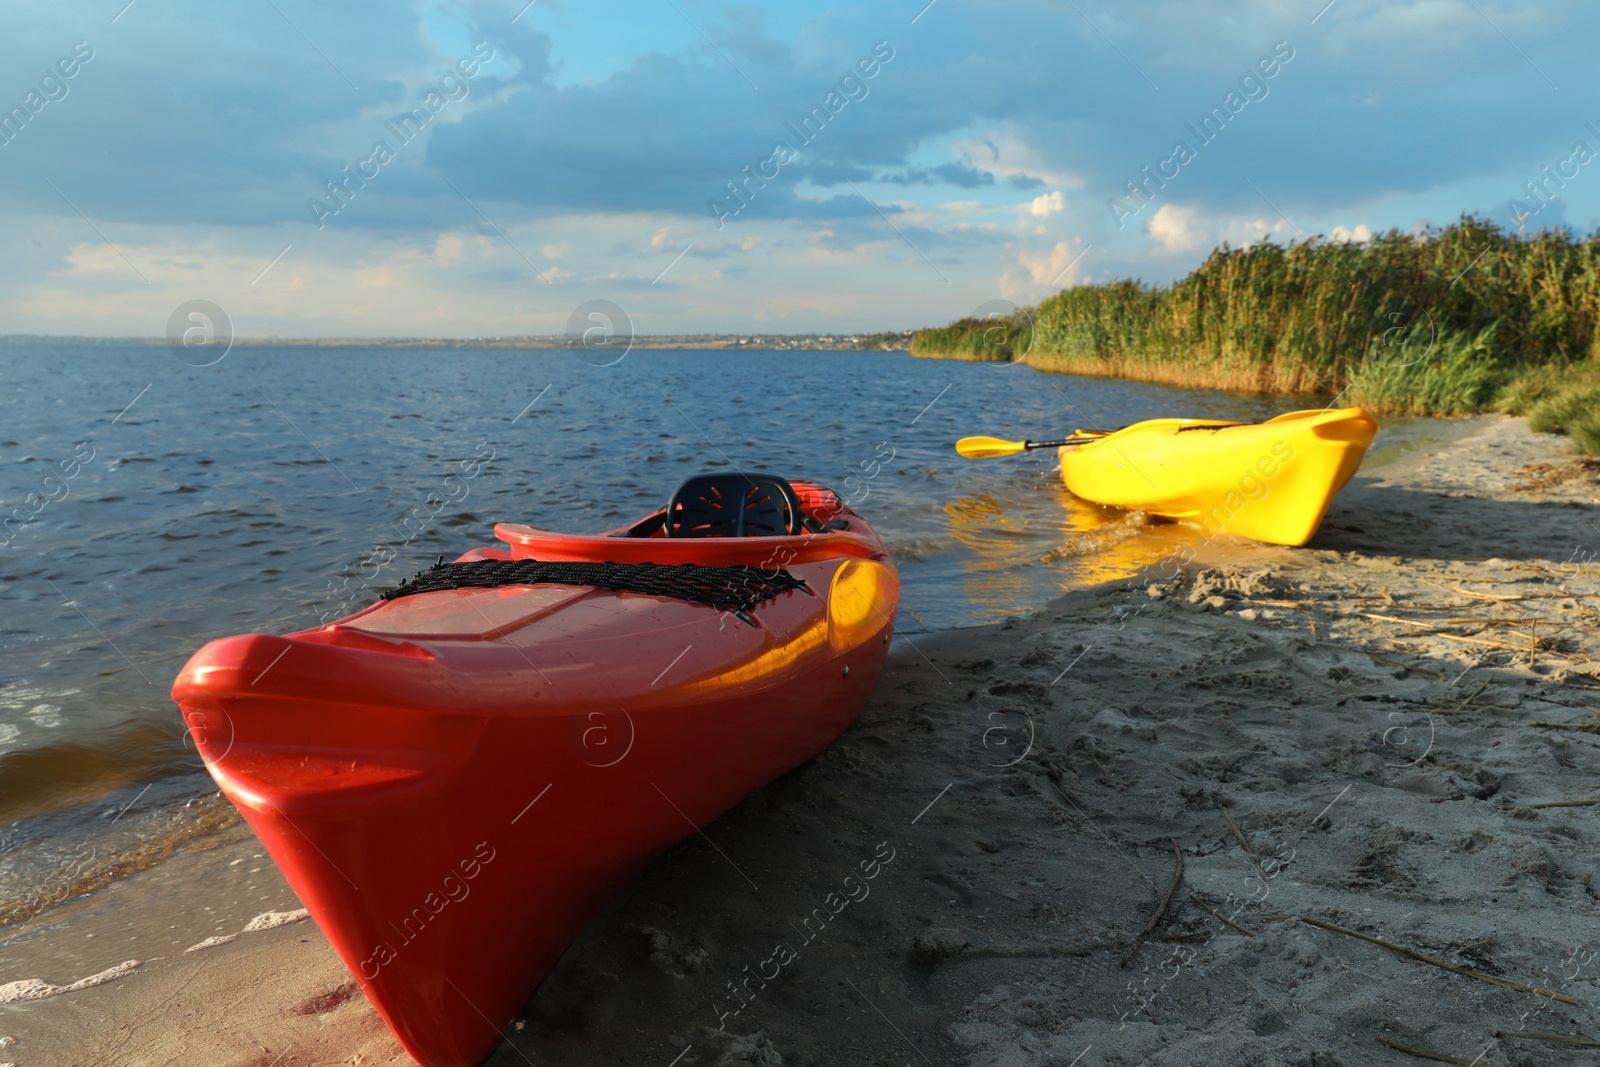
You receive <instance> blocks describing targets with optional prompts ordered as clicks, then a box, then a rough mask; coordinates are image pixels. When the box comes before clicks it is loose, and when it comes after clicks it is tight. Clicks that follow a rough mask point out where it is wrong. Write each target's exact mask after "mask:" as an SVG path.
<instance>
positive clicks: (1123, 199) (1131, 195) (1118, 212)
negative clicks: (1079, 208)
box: [1106, 41, 1294, 230]
mask: <svg viewBox="0 0 1600 1067" xmlns="http://www.w3.org/2000/svg"><path fill="white" fill-rule="evenodd" d="M1292 59H1294V48H1293V47H1292V46H1291V45H1290V44H1289V42H1288V41H1279V42H1278V43H1276V44H1274V45H1273V46H1272V51H1271V53H1269V54H1268V55H1264V56H1262V57H1261V58H1260V59H1258V60H1256V63H1255V66H1254V67H1252V68H1251V69H1250V70H1247V71H1245V73H1244V75H1243V76H1242V77H1241V78H1240V79H1239V88H1237V89H1229V90H1228V92H1227V95H1226V96H1224V97H1223V98H1222V103H1220V104H1213V105H1212V106H1211V110H1209V111H1207V112H1206V113H1205V114H1204V115H1201V116H1200V118H1199V119H1198V120H1196V122H1186V123H1184V124H1183V126H1184V129H1186V130H1188V131H1189V132H1190V133H1191V134H1193V135H1194V137H1195V140H1196V142H1197V143H1198V147H1190V145H1189V142H1188V141H1178V142H1176V143H1175V144H1174V145H1173V146H1172V154H1171V155H1169V156H1168V157H1167V158H1166V159H1163V160H1162V161H1161V162H1159V163H1157V164H1156V165H1155V170H1153V171H1152V170H1151V169H1150V165H1149V164H1148V163H1146V164H1145V165H1144V166H1143V167H1141V168H1139V173H1141V174H1143V175H1144V177H1143V178H1141V179H1139V180H1138V181H1130V182H1124V183H1123V189H1125V190H1126V192H1125V194H1124V195H1122V196H1113V197H1111V198H1110V199H1109V200H1107V201H1106V206H1107V207H1109V208H1110V209H1111V216H1112V218H1114V219H1116V220H1117V229H1119V230H1120V229H1122V228H1123V227H1124V226H1125V225H1126V224H1127V220H1128V219H1131V218H1133V217H1134V216H1135V215H1137V214H1139V212H1141V211H1143V210H1144V209H1145V208H1147V207H1149V206H1150V205H1151V204H1153V203H1155V201H1156V197H1157V196H1158V195H1159V194H1160V192H1161V191H1162V190H1163V189H1165V188H1166V187H1167V182H1169V181H1172V180H1174V179H1175V178H1177V177H1178V175H1179V174H1181V173H1183V171H1182V168H1183V167H1184V166H1186V165H1187V164H1189V163H1190V162H1192V161H1193V160H1195V159H1196V158H1197V157H1198V156H1199V155H1200V149H1201V148H1204V147H1205V146H1206V145H1208V144H1210V143H1211V142H1212V141H1214V140H1216V139H1217V138H1218V137H1219V136H1221V135H1222V131H1223V130H1224V129H1226V128H1227V125H1228V123H1229V122H1230V121H1232V119H1233V117H1234V116H1235V115H1238V114H1239V113H1240V112H1241V111H1243V110H1244V109H1245V107H1246V106H1247V105H1249V104H1250V103H1252V102H1254V101H1261V100H1265V99H1266V98H1267V94H1268V93H1269V92H1271V87H1270V86H1268V85H1267V83H1268V82H1269V81H1271V80H1272V79H1273V78H1276V77H1277V76H1278V73H1279V72H1280V71H1281V70H1283V68H1284V67H1285V66H1286V65H1287V64H1288V63H1289V61H1290V60H1292ZM1241 94H1243V95H1241ZM1196 123H1198V125H1197V124H1196ZM1130 201H1131V204H1130Z"/></svg>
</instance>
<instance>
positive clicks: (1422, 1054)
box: [1378, 1034, 1483, 1067]
mask: <svg viewBox="0 0 1600 1067" xmlns="http://www.w3.org/2000/svg"><path fill="white" fill-rule="evenodd" d="M1378 1041H1379V1042H1380V1043H1381V1044H1385V1045H1388V1046H1389V1047H1390V1048H1392V1049H1394V1050H1395V1051H1396V1052H1404V1053H1405V1054H1406V1055H1407V1056H1415V1057H1417V1059H1419V1060H1433V1061H1434V1062H1435V1063H1459V1064H1461V1065H1462V1067H1481V1065H1482V1063H1483V1061H1482V1060H1481V1059H1477V1060H1462V1059H1457V1058H1456V1057H1454V1056H1446V1055H1445V1054H1444V1053H1442V1052H1429V1051H1428V1050H1427V1049H1420V1048H1413V1047H1411V1046H1410V1045H1402V1044H1401V1043H1400V1042H1398V1041H1391V1040H1389V1039H1388V1038H1387V1037H1384V1036H1383V1035H1382V1034H1379V1035H1378Z"/></svg>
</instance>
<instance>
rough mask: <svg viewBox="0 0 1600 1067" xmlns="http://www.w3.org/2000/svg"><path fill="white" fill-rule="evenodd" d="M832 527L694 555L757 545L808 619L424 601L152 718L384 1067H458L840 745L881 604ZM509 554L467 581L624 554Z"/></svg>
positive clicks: (877, 634)
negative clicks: (193, 767)
mask: <svg viewBox="0 0 1600 1067" xmlns="http://www.w3.org/2000/svg"><path fill="white" fill-rule="evenodd" d="M833 514H834V515H838V514H840V512H839V511H837V510H834V512H833ZM846 514H848V521H849V522H850V525H851V527H852V528H851V530H850V531H848V533H842V534H841V533H828V534H818V535H800V536H796V537H771V538H759V539H757V538H741V539H737V541H735V539H727V540H725V541H721V542H717V541H713V540H710V539H707V540H705V541H702V542H701V546H702V551H701V554H700V558H699V560H698V561H699V562H701V563H703V564H711V563H716V562H719V561H720V559H728V558H734V557H737V556H738V555H740V554H741V553H743V554H748V553H749V551H750V549H751V543H752V542H756V541H760V542H763V544H762V545H761V548H762V550H763V551H764V552H765V553H767V554H768V555H767V558H773V557H772V556H771V554H772V553H773V552H777V553H778V556H779V557H782V556H783V555H784V554H785V552H788V551H789V550H793V551H792V553H790V558H791V559H792V560H802V559H803V560H806V561H805V562H789V563H787V564H785V567H786V569H787V570H788V571H789V572H790V573H791V574H793V575H795V576H796V577H800V578H804V579H805V581H806V583H807V586H808V588H809V590H810V592H807V591H805V590H798V591H791V592H786V593H781V594H779V595H778V597H777V598H775V599H773V600H770V601H767V602H765V603H763V604H761V605H760V606H758V607H757V608H755V609H754V610H753V611H752V612H751V613H750V614H751V616H752V617H753V618H754V620H755V625H751V624H750V623H747V622H744V621H741V620H739V619H737V618H736V617H734V616H732V615H723V614H719V613H718V612H716V611H715V610H713V609H710V608H706V607H702V606H699V605H695V604H689V603H685V602H682V601H677V600H669V599H664V598H660V597H655V596H645V595H641V594H635V593H627V592H621V593H618V592H609V591H606V590H601V589H594V588H591V587H572V586H526V585H523V586H502V587H500V588H495V589H481V588H480V589H459V590H445V591H440V592H433V593H422V594H417V595H414V596H409V597H404V598H401V599H397V600H394V601H389V602H383V603H380V604H377V605H374V606H373V607H372V608H369V609H366V610H365V611H363V612H359V613H357V614H356V615H353V616H351V617H349V618H347V619H342V620H340V621H338V622H336V623H332V624H329V625H328V626H324V627H319V628H317V629H315V630H309V631H305V632H303V633H299V634H294V635H291V636H289V637H273V636H266V635H247V636H243V637H235V638H227V639H225V640H221V641H215V642H212V643H211V644H209V645H207V646H206V647H205V648H203V649H201V650H200V652H198V653H196V655H195V656H194V657H193V658H192V659H191V660H190V661H189V663H188V665H187V666H186V667H185V668H184V670H183V672H182V673H181V674H180V675H179V676H178V680H177V682H176V684H175V685H174V687H173V696H174V699H175V700H177V702H178V703H179V705H180V707H181V708H182V710H183V714H184V717H185V719H186V720H187V722H188V724H189V727H190V732H191V734H192V735H193V736H194V738H195V740H196V745H197V747H198V749H199V751H200V752H201V755H202V756H203V757H204V758H205V760H206V763H207V766H208V768H209V769H210V771H211V773H212V775H213V777H214V778H215V779H216V781H217V784H218V785H219V786H220V787H221V789H222V791H223V792H224V794H226V795H227V796H228V798H229V799H230V800H231V801H233V803H234V804H235V805H236V806H237V807H238V808H239V810H240V811H241V812H242V813H243V815H244V817H245V818H246V820H248V822H249V823H250V825H251V827H252V828H253V829H254V830H255V831H256V833H257V835H258V836H259V837H260V838H261V840H262V842H263V844H264V845H265V846H266V848H267V849H268V851H269V852H270V853H271V855H272V857H273V859H274V860H275V861H276V862H277V864H278V866H279V867H280V868H281V869H282V871H283V873H284V876H285V877H286V878H287V879H288V881H289V883H290V885H291V886H293V887H294V889H295V892H296V893H297V894H298V895H299V897H300V899H301V901H302V902H303V903H304V904H305V906H306V908H307V909H308V910H309V911H310V913H311V915H312V918H313V919H315V920H316V922H317V924H318V926H320V927H321V929H322V930H323V932H324V933H325V934H326V935H327V936H328V939H329V941H330V942H332V944H333V946H334V948H335V949H336V950H337V951H338V952H339V955H340V956H341V958H342V959H343V960H344V962H345V964H346V965H347V966H348V967H349V968H350V971H351V973H352V974H353V975H354V976H355V978H356V980H357V981H358V982H359V983H360V985H361V987H362V989H363V990H364V991H365V993H366V995H367V997H368V998H369V1000H370V1001H371V1003H372V1004H373V1006H374V1007H375V1008H376V1009H377V1011H378V1012H379V1014H380V1015H381V1016H382V1017H383V1018H384V1020H385V1021H386V1022H387V1023H388V1024H389V1026H390V1028H391V1029H393V1031H394V1033H395V1034H396V1036H397V1037H398V1038H399V1039H400V1041H401V1043H402V1044H403V1045H404V1046H405V1048H406V1050H407V1051H408V1052H410V1053H411V1055H412V1056H414V1057H415V1058H416V1059H417V1060H418V1061H419V1062H421V1063H423V1064H425V1065H426V1067H467V1065H471V1064H476V1063H478V1062H479V1061H481V1060H482V1059H483V1058H484V1057H485V1056H486V1055H487V1054H488V1053H489V1052H490V1051H491V1050H492V1049H493V1048H494V1046H495V1044H496V1043H497V1042H498V1041H499V1040H500V1036H501V1034H502V1032H503V1030H504V1028H505V1026H506V1025H507V1024H508V1023H509V1022H510V1021H511V1019H512V1018H513V1016H514V1015H515V1013H516V1012H517V1011H518V1010H519V1009H520V1008H521V1007H522V1005H523V1004H524V1003H525V1002H526V1000H527V998H528V997H529V995H530V994H531V993H532V991H533V989H534V987H535V986H536V985H537V984H538V983H539V981H540V980H541V979H542V978H543V976H544V975H545V973H546V972H547V971H548V970H549V969H550V967H551V966H553V965H554V963H555V961H556V960H557V958H558V957H559V956H560V954H561V953H562V952H563V951H564V950H565V948H566V947H567V945H568V944H569V943H570V942H571V941H572V939H573V938H574V937H575V936H576V935H577V933H578V931H579V930H580V929H581V928H582V926H583V925H584V923H585V922H587V921H588V919H589V918H590V917H591V916H592V915H593V914H594V912H595V911H596V910H598V909H599V907H600V906H601V905H602V904H603V903H604V902H605V901H606V899H607V898H608V897H610V896H611V894H612V893H614V892H615V891H616V890H617V888H618V887H619V886H621V885H622V883H623V882H624V881H626V880H627V879H628V878H629V877H630V876H631V875H632V874H633V873H634V872H635V871H637V870H638V869H639V868H640V867H641V866H642V865H643V864H644V863H646V862H647V861H648V860H650V859H651V858H652V857H653V856H655V855H657V854H658V853H660V852H661V851H662V850H663V849H665V848H666V847H668V846H669V845H671V844H673V843H674V842H676V841H679V840H681V839H683V838H684V837H686V836H688V835H690V834H693V833H694V832H695V831H696V830H697V829H699V828H700V827H703V826H705V825H706V824H707V823H709V822H710V821H712V820H713V819H715V818H716V817H717V816H718V815H720V814H721V813H722V812H724V811H726V810H727V809H728V808H729V807H731V806H733V805H734V804H736V803H738V801H739V800H740V799H742V798H743V797H745V796H747V795H748V794H749V793H750V792H752V791H753V790H755V789H757V788H759V787H761V786H762V785H764V784H766V783H767V782H770V781H771V780H772V779H774V778H776V777H777V776H779V775H781V774H783V773H784V772H786V771H788V770H790V769H792V768H793V767H795V766H797V765H799V764H800V763H803V762H804V761H806V760H807V759H810V758H811V757H812V756H814V755H816V754H817V753H818V752H820V751H821V750H822V749H823V748H825V747H826V746H827V745H828V744H829V743H830V742H832V741H833V740H834V739H835V738H836V737H837V736H838V735H839V734H840V733H841V732H842V731H843V730H844V729H845V728H846V727H848V726H849V725H850V723H851V722H852V721H853V720H854V719H855V717H856V715H857V714H858V713H859V711H860V709H861V707H862V706H863V705H864V704H865V702H866V700H867V698H868V696H869V695H870V694H871V692H872V688H873V686H874V684H875V683H876V681H877V679H878V676H879V674H880V673H881V671H882V669H883V664H884V659H885V656H886V654H887V651H888V641H889V636H890V634H891V632H892V629H893V622H894V612H895V608H896V605H897V603H898V595H899V582H898V578H897V576H896V574H895V570H894V566H893V563H892V562H891V561H890V559H889V557H888V555H887V554H886V553H885V552H884V551H883V547H882V544H881V543H880V542H879V541H878V539H877V537H876V535H875V534H874V533H873V532H872V531H871V529H870V527H868V526H867V525H866V523H865V522H864V521H862V520H861V519H860V518H859V517H858V516H854V515H853V513H846ZM527 530H528V528H526V527H521V528H517V529H516V531H515V532H516V533H517V534H518V535H524V531H527ZM531 533H532V534H534V535H537V537H536V538H534V539H535V540H539V541H541V542H542V543H541V544H540V545H538V546H537V547H536V548H529V547H527V546H526V545H525V544H517V543H515V542H514V541H513V539H512V538H510V537H505V538H504V539H505V540H506V541H507V543H508V544H512V545H513V547H512V549H511V550H510V551H506V550H499V549H480V550H476V551H475V552H472V553H468V554H467V556H466V557H463V558H508V557H511V556H514V555H522V556H536V558H540V559H546V558H559V557H552V555H551V553H550V552H549V549H550V548H552V547H553V543H554V542H562V544H563V549H564V551H566V552H567V553H568V555H567V558H576V559H585V558H602V557H603V556H604V555H605V552H606V548H607V546H606V545H605V544H604V543H603V542H606V541H610V542H611V544H612V545H613V546H614V545H616V544H617V543H618V541H619V540H622V539H620V538H615V537H585V538H577V537H570V538H562V537H559V536H558V535H551V534H544V533H543V532H542V531H531ZM524 539H525V540H526V539H527V538H526V536H524ZM824 539H827V540H831V541H833V542H834V546H833V547H832V548H831V549H830V550H829V551H826V552H822V553H820V554H819V553H817V551H816V549H817V547H818V546H816V545H814V544H808V543H807V542H811V541H822V540H824ZM652 541H654V542H655V543H656V544H658V545H662V544H663V540H662V539H660V538H635V539H628V541H627V542H626V543H628V544H629V545H630V546H633V545H641V544H644V545H648V544H649V543H650V542H652ZM685 543H686V542H672V543H671V544H670V547H671V548H672V549H673V550H674V552H682V551H683V545H684V544H685ZM663 547H667V546H666V545H663ZM585 553H595V554H597V555H585ZM818 555H820V558H811V557H813V556H818ZM684 561H685V560H681V559H678V558H671V559H669V560H667V562H684ZM728 875H729V880H730V886H732V887H734V888H740V887H742V884H743V876H742V875H741V874H739V873H737V872H736V870H735V868H733V867H731V866H730V868H729V870H728Z"/></svg>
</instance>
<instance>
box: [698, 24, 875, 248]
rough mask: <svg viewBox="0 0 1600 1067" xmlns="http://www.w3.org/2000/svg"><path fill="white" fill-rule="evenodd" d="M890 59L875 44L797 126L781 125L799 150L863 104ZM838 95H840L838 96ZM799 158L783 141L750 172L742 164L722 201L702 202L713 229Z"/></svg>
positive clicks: (718, 227) (774, 146)
mask: <svg viewBox="0 0 1600 1067" xmlns="http://www.w3.org/2000/svg"><path fill="white" fill-rule="evenodd" d="M892 59H894V48H893V47H892V46H891V45H890V44H889V42H888V41H879V42H878V43H877V44H875V45H873V46H872V54H871V55H869V56H863V57H861V58H860V59H858V60H856V64H855V66H853V67H851V68H849V69H848V70H846V71H845V72H844V73H843V74H842V75H840V76H839V88H838V90H833V89H829V90H828V93H827V95H826V96H824V97H823V98H822V103H820V104H818V105H816V106H814V107H813V108H811V110H810V111H807V112H806V113H805V114H803V115H801V116H800V122H799V125H796V124H795V123H793V122H785V123H784V126H785V127H787V128H788V130H789V131H790V132H791V133H793V134H794V135H795V137H796V138H798V139H799V142H800V147H801V148H803V147H805V146H806V145H808V144H810V143H811V142H812V141H814V140H816V139H817V137H818V135H819V134H821V133H822V131H823V129H824V127H826V126H827V125H828V122H829V121H830V120H831V119H832V118H833V117H834V116H835V115H838V114H839V113H840V112H841V111H843V110H844V109H845V107H846V106H848V105H849V104H850V103H851V102H852V101H861V100H865V99H866V98H867V94H868V93H869V92H871V91H872V90H871V89H870V88H868V86H867V82H868V81H870V80H871V79H873V78H876V77H877V76H878V74H879V73H880V72H881V71H882V70H883V68H884V66H885V65H886V64H888V62H889V61H890V60H892ZM840 93H843V94H844V95H843V96H841V95H839V94H840ZM813 127H814V128H813ZM799 156H800V152H799V149H797V148H794V147H792V146H791V145H790V144H789V142H787V141H778V142H777V143H776V144H774V145H773V146H772V154H771V155H770V156H768V157H767V158H766V159H764V160H762V161H761V162H760V163H757V164H756V167H755V170H754V171H752V170H751V169H750V164H748V163H746V164H745V165H744V167H742V168H741V170H740V173H741V174H743V175H744V177H742V178H736V179H734V180H732V181H728V182H726V183H725V184H726V185H727V188H728V195H727V196H726V197H724V198H723V199H721V200H719V199H717V198H716V197H714V196H713V197H711V198H709V199H707V200H706V204H707V206H709V207H710V208H711V214H712V216H713V217H715V218H716V220H717V229H719V230H720V229H722V228H723V227H724V226H725V225H727V220H728V219H731V218H735V217H737V216H738V215H739V213H740V212H742V211H743V210H744V209H745V208H747V207H749V206H750V201H752V200H754V199H755V198H756V193H757V192H758V191H759V190H761V189H765V188H766V187H767V182H769V181H772V180H773V179H775V178H777V176H778V172H779V171H780V170H782V169H783V167H784V166H785V165H786V164H788V163H792V162H794V160H796V159H798V158H799ZM769 166H770V167H771V168H772V171H771V173H768V172H767V168H768V167H769ZM751 182H754V183H755V188H751V187H750V183H751Z"/></svg>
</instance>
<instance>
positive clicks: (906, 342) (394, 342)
mask: <svg viewBox="0 0 1600 1067" xmlns="http://www.w3.org/2000/svg"><path fill="white" fill-rule="evenodd" d="M168 343H169V342H168V341H167V340H166V338H163V337H55V336H47V335H43V334H10V335H0V347H3V346H6V345H61V346H65V347H74V346H75V347H85V346H87V347H93V348H110V347H116V348H127V347H145V348H165V347H167V345H168ZM233 347H235V348H252V347H254V348H259V347H272V348H465V349H471V348H557V349H567V348H581V347H583V339H582V338H581V337H577V336H574V335H570V334H550V335H541V334H530V335H527V336H518V337H498V336H497V337H236V338H234V340H233ZM607 347H616V348H728V349H740V348H748V349H757V350H767V349H796V348H803V349H817V350H825V351H867V352H896V351H902V352H903V351H908V350H910V348H911V332H910V331H905V332H887V333H872V334H767V333H763V334H656V335H642V336H639V337H635V338H633V340H632V342H631V344H630V343H629V342H627V341H625V340H623V339H620V338H613V339H611V341H610V343H609V344H608V345H607Z"/></svg>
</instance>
